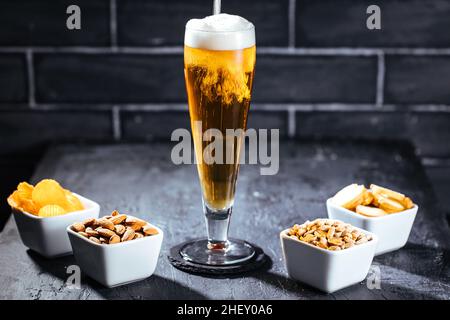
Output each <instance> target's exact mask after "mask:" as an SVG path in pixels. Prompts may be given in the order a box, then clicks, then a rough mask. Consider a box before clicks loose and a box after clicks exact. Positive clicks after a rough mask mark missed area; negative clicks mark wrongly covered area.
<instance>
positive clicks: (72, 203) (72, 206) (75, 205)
mask: <svg viewBox="0 0 450 320" xmlns="http://www.w3.org/2000/svg"><path fill="white" fill-rule="evenodd" d="M64 193H65V195H66V199H67V202H68V203H69V205H68V207H67V211H68V212H72V211H79V210H84V206H83V204H82V203H81V201H80V199H78V197H77V196H76V195H74V194H73V193H72V192H70V191H69V190H64Z"/></svg>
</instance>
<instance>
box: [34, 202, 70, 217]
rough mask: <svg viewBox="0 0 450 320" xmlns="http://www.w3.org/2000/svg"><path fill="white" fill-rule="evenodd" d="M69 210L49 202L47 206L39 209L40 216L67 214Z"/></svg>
mask: <svg viewBox="0 0 450 320" xmlns="http://www.w3.org/2000/svg"><path fill="white" fill-rule="evenodd" d="M66 213H67V211H66V210H65V209H64V208H63V207H61V206H58V205H55V204H49V205H46V206H43V207H42V208H41V209H40V210H39V214H38V215H39V217H56V216H60V215H63V214H66Z"/></svg>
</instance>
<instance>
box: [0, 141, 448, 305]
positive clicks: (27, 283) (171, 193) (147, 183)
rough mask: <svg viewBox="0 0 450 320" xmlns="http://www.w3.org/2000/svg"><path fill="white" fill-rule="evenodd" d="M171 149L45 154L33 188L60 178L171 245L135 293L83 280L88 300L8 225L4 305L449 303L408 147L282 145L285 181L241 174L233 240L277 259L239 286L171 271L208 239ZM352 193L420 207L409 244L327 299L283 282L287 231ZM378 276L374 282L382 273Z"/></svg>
mask: <svg viewBox="0 0 450 320" xmlns="http://www.w3.org/2000/svg"><path fill="white" fill-rule="evenodd" d="M171 147H172V145H169V144H148V145H95V146H86V145H84V146H83V145H62V146H56V147H53V148H51V149H50V150H49V152H48V153H47V154H46V156H45V158H44V159H43V160H42V162H41V164H40V166H39V167H38V169H37V171H36V172H35V174H34V178H33V180H34V182H35V181H38V180H40V179H41V178H46V177H53V178H56V179H58V180H59V181H60V182H61V183H62V184H63V185H65V186H68V187H70V188H71V189H72V190H73V191H75V192H77V193H80V194H82V195H85V196H87V197H89V198H91V199H94V200H96V201H97V202H99V203H100V205H101V206H102V213H103V214H107V213H109V212H110V211H112V210H113V209H116V208H117V209H119V210H120V211H123V212H125V213H129V214H133V215H136V216H140V217H142V218H145V219H148V220H150V221H151V222H152V223H155V224H156V225H159V226H160V227H161V228H162V229H163V230H164V231H165V239H164V242H163V247H162V250H161V255H160V260H159V262H158V266H157V268H156V271H155V274H154V275H153V276H152V277H150V278H148V279H146V280H144V281H141V282H138V283H134V284H130V285H125V286H122V287H118V288H113V289H107V288H104V287H102V286H101V285H100V284H98V283H96V282H95V281H93V280H91V279H89V278H87V277H86V276H84V275H83V276H82V288H81V289H70V288H68V287H67V286H66V285H65V280H66V278H67V276H68V275H67V274H66V267H67V266H69V265H72V264H75V263H76V262H75V260H74V258H73V256H68V257H63V258H58V259H53V260H48V259H45V258H43V257H41V256H39V255H38V254H36V253H34V252H31V251H30V250H27V248H25V247H24V246H23V245H22V243H21V241H20V239H19V236H18V233H17V230H16V226H15V223H14V221H13V220H12V219H10V221H9V222H8V224H7V225H6V227H5V229H4V231H3V232H2V233H1V234H0V270H1V272H0V298H19V299H202V298H209V299H215V298H217V299H413V298H414V299H423V298H437V299H448V298H450V268H449V267H450V255H449V247H450V241H449V239H450V237H449V231H450V230H449V227H448V225H447V223H446V221H445V219H444V215H443V213H442V212H439V211H438V210H437V206H436V204H435V196H434V194H433V193H432V191H431V187H430V185H429V183H428V181H427V179H426V177H425V174H424V171H423V169H422V167H421V165H420V163H419V161H418V160H417V158H416V157H415V156H414V153H413V150H412V149H411V148H410V147H409V146H408V145H404V144H393V143H384V142H383V143H364V142H353V143H352V142H320V141H319V142H285V143H283V144H282V145H281V147H280V171H279V173H278V174H277V175H275V176H260V175H259V166H257V165H244V166H242V168H241V172H240V176H239V179H238V189H237V196H236V202H235V208H234V214H233V218H232V222H231V236H234V237H240V238H244V239H247V240H250V241H252V242H254V243H256V244H257V245H259V246H261V247H262V248H263V249H264V250H265V252H266V253H267V254H268V255H269V256H270V259H271V263H270V264H269V265H267V267H266V268H264V269H262V270H259V271H255V272H250V273H247V274H242V275H240V276H235V277H230V278H227V277H223V278H214V277H201V276H198V275H191V274H187V273H183V272H181V271H179V270H177V269H175V268H174V267H172V266H171V265H170V264H169V262H168V259H167V254H168V251H169V248H170V247H171V246H173V245H174V244H176V243H179V242H181V241H185V240H186V239H189V238H194V237H198V236H203V235H205V226H204V221H203V215H202V211H201V199H200V188H199V182H198V178H197V172H196V168H195V167H194V165H181V166H176V165H174V164H172V162H171V161H170V151H171ZM352 182H359V183H364V184H366V185H368V184H369V183H371V182H373V183H378V184H381V185H387V186H391V187H392V188H394V189H398V190H401V191H403V192H405V193H406V194H408V195H410V196H411V197H412V198H413V199H414V200H415V201H416V202H417V203H418V204H419V205H420V210H419V213H418V215H417V218H416V221H415V223H414V227H413V230H412V233H411V235H410V238H409V242H408V244H407V245H406V246H405V247H404V248H403V249H401V250H398V251H395V252H392V253H388V254H385V255H382V256H379V257H377V258H375V260H374V264H373V266H374V267H373V269H372V270H371V274H372V275H378V276H379V277H380V278H381V285H380V289H368V286H367V283H366V281H364V282H362V283H360V284H356V285H354V286H351V287H349V288H346V289H343V290H341V291H338V292H336V293H334V294H324V293H321V292H319V291H317V290H315V289H312V288H310V287H308V286H305V285H303V284H301V283H297V282H295V281H293V280H291V279H289V278H287V274H286V271H285V269H284V265H283V262H282V255H281V251H280V243H279V238H278V234H279V232H280V230H282V229H284V228H286V227H288V226H290V225H292V224H293V223H301V222H303V221H304V220H306V219H313V218H316V217H326V209H325V200H326V199H327V198H328V197H329V196H331V195H332V194H334V192H336V191H337V190H338V189H339V188H341V187H343V186H344V185H347V184H349V183H352ZM378 271H379V273H377V272H378Z"/></svg>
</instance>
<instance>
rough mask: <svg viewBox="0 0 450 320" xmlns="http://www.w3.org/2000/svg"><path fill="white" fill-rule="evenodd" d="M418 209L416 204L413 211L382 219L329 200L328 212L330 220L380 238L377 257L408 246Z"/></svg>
mask: <svg viewBox="0 0 450 320" xmlns="http://www.w3.org/2000/svg"><path fill="white" fill-rule="evenodd" d="M418 209H419V207H418V206H417V205H416V204H415V205H414V207H412V208H411V209H408V210H405V211H402V212H397V213H392V214H389V215H386V216H382V217H365V216H363V215H360V214H358V213H356V212H353V211H351V210H348V209H345V208H343V207H341V206H338V205H336V204H334V203H333V201H331V198H330V199H328V200H327V211H328V217H329V218H330V219H337V220H341V221H344V222H346V223H350V224H351V225H353V226H355V227H358V228H361V229H364V230H367V231H369V232H372V233H375V234H376V235H377V236H378V238H379V241H378V246H377V248H376V250H375V255H380V254H383V253H386V252H391V251H394V250H397V249H400V248H402V247H403V246H404V245H405V244H406V242H407V241H408V238H409V233H410V232H411V228H412V225H413V223H414V219H415V218H416V214H417V210H418Z"/></svg>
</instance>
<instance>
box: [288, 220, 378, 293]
mask: <svg viewBox="0 0 450 320" xmlns="http://www.w3.org/2000/svg"><path fill="white" fill-rule="evenodd" d="M280 240H281V247H282V249H283V258H284V262H285V265H286V269H287V272H288V275H289V277H290V278H292V279H294V280H298V281H300V282H303V283H305V284H307V285H310V286H312V287H314V288H317V289H319V290H321V291H324V292H327V293H331V292H334V291H337V290H340V289H342V288H345V287H348V286H351V285H353V284H356V283H358V282H361V281H363V280H364V279H365V278H366V276H367V273H368V272H369V268H370V265H371V263H372V260H373V257H374V254H375V248H376V246H377V242H378V237H377V236H376V235H375V234H373V233H370V232H367V231H365V230H362V229H360V228H357V227H354V226H352V225H350V224H348V223H344V222H342V221H339V220H333V219H316V220H314V221H306V222H305V223H303V224H300V225H299V224H295V225H294V226H292V227H291V228H288V229H286V230H283V231H282V232H281V233H280Z"/></svg>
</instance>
